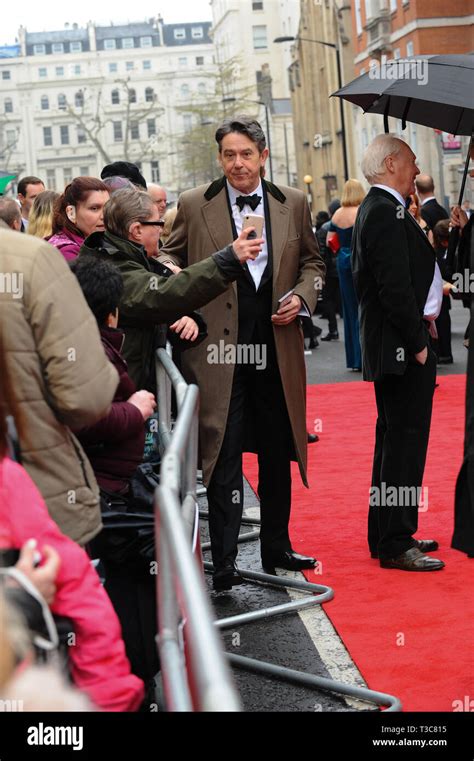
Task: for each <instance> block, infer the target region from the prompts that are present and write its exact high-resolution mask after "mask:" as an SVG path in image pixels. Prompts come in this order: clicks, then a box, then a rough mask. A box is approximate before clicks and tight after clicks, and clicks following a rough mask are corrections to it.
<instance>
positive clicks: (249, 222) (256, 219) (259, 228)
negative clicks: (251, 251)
mask: <svg viewBox="0 0 474 761" xmlns="http://www.w3.org/2000/svg"><path fill="white" fill-rule="evenodd" d="M264 222H265V217H261V216H260V215H259V214H245V215H244V222H243V225H242V229H243V230H246V229H247V227H255V232H253V233H250V234H249V239H250V240H252V238H262V237H263V225H264Z"/></svg>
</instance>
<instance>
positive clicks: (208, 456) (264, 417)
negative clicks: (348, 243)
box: [160, 117, 325, 591]
mask: <svg viewBox="0 0 474 761" xmlns="http://www.w3.org/2000/svg"><path fill="white" fill-rule="evenodd" d="M216 141H217V143H218V150H219V154H218V157H219V162H220V164H221V166H222V169H223V172H224V176H223V177H222V178H221V179H219V180H216V181H215V182H213V183H211V185H209V186H201V187H199V188H196V189H195V190H190V191H187V192H185V193H183V195H182V196H181V198H180V201H179V206H178V214H177V217H176V221H175V224H174V226H173V230H172V232H171V235H170V238H169V239H168V241H167V243H166V246H165V247H164V248H163V249H162V251H161V254H162V256H161V257H160V258H161V261H162V262H163V263H166V261H169V262H172V263H173V264H177V265H178V266H180V267H186V266H188V265H190V264H193V263H195V262H198V261H201V260H202V259H204V258H206V257H208V256H209V255H210V254H212V253H213V252H215V251H217V250H220V249H222V248H224V247H225V246H226V245H228V244H229V243H230V242H231V241H232V240H235V238H236V237H237V235H238V234H239V233H240V231H241V230H242V227H243V225H244V222H245V217H246V216H247V215H249V214H250V215H252V214H253V215H257V216H260V217H262V218H263V220H262V221H263V236H262V237H263V240H264V243H263V245H262V248H261V252H260V254H259V255H258V257H257V258H256V259H255V261H250V262H248V263H247V265H245V266H244V267H243V268H242V276H241V278H240V279H239V280H238V281H237V282H236V283H233V284H232V285H230V286H229V288H228V290H227V291H226V292H225V293H224V294H222V295H221V296H218V297H217V298H216V299H214V300H213V301H211V302H210V303H209V304H208V305H207V306H206V307H204V308H203V310H202V313H203V316H204V319H205V320H206V322H207V326H208V332H209V335H208V338H207V340H206V341H204V342H203V343H201V344H200V346H197V347H195V348H192V349H189V350H188V351H187V352H186V353H185V354H184V355H183V359H182V363H183V372H184V374H185V376H186V379H187V380H188V382H195V383H197V384H198V386H199V389H200V394H201V403H200V452H201V458H202V467H203V474H204V482H205V484H206V485H207V489H208V501H209V524H210V534H211V546H212V556H213V563H214V588H215V589H216V590H218V591H221V590H225V589H230V588H231V587H232V586H234V585H235V584H239V583H241V582H242V577H241V576H240V575H239V573H238V570H237V569H236V567H235V559H236V556H237V539H238V535H239V528H240V522H241V517H242V507H243V478H242V452H244V451H253V452H257V453H258V460H259V485H258V495H259V498H260V506H261V523H262V525H261V533H260V539H261V554H262V563H263V566H264V568H265V569H267V570H270V571H273V569H274V568H275V566H278V567H280V568H288V569H291V570H300V569H303V568H312V567H314V565H315V562H316V561H315V559H314V558H312V557H308V556H304V555H298V554H297V553H295V552H293V550H292V548H291V542H290V538H289V535H288V522H289V517H290V506H291V475H290V461H291V460H296V461H297V462H298V464H299V469H300V474H301V478H302V480H303V483H304V484H305V485H306V486H307V485H308V484H307V478H306V462H307V432H306V372H305V364H304V343H303V333H302V330H301V325H300V320H299V318H298V315H300V314H307V315H311V314H312V312H313V310H314V307H315V305H316V300H317V297H318V291H319V290H320V289H321V287H322V285H323V278H324V271H325V268H324V264H323V261H322V259H321V256H320V255H319V251H318V246H317V243H316V240H315V236H314V234H313V230H312V227H311V217H310V211H309V208H308V204H307V201H306V197H305V195H304V193H303V192H302V191H300V190H296V189H294V188H287V187H284V188H279V187H276V186H275V185H273V184H272V183H269V182H267V181H265V180H264V179H263V175H264V166H265V161H266V159H267V156H268V149H267V148H266V142H265V135H264V133H263V131H262V128H261V127H260V124H259V123H258V122H257V121H255V120H253V119H250V118H248V117H236V118H235V119H232V120H228V121H226V122H224V123H223V124H222V125H221V126H220V127H219V129H218V130H217V132H216ZM285 296H286V298H285V299H284V300H283V301H281V299H282V297H285ZM279 300H280V301H279Z"/></svg>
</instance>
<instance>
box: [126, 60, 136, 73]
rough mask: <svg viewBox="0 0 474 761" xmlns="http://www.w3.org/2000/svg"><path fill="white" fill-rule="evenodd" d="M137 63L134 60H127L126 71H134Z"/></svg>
mask: <svg viewBox="0 0 474 761" xmlns="http://www.w3.org/2000/svg"><path fill="white" fill-rule="evenodd" d="M134 68H135V63H134V62H133V61H125V71H133V70H134Z"/></svg>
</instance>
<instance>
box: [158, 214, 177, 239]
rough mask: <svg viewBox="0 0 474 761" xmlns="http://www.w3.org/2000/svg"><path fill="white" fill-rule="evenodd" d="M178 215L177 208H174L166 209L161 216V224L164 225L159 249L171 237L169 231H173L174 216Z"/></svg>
mask: <svg viewBox="0 0 474 761" xmlns="http://www.w3.org/2000/svg"><path fill="white" fill-rule="evenodd" d="M177 213H178V207H177V206H175V207H174V208H173V209H168V210H167V211H165V213H164V215H163V222H164V223H165V224H164V226H163V228H162V230H161V235H160V248H161V246H164V244H165V243H166V241H167V240H168V238H169V237H170V235H171V230H172V229H173V225H174V221H175V219H176V214H177Z"/></svg>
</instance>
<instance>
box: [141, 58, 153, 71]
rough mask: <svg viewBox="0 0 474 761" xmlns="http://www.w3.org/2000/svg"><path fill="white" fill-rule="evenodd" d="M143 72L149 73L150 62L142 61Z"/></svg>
mask: <svg viewBox="0 0 474 761" xmlns="http://www.w3.org/2000/svg"><path fill="white" fill-rule="evenodd" d="M142 65H143V71H149V70H150V69H151V61H148V60H146V61H142Z"/></svg>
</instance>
